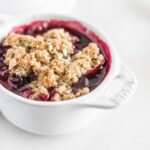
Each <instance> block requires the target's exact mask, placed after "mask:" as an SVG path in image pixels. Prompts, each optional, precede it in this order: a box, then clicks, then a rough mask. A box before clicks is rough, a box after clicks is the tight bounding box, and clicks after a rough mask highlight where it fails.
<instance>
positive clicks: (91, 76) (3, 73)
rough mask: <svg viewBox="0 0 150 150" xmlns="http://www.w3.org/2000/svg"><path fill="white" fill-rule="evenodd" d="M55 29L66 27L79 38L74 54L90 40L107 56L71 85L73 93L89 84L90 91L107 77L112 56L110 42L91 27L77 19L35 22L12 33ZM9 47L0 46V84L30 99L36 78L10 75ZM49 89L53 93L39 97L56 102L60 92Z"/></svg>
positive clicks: (14, 29)
mask: <svg viewBox="0 0 150 150" xmlns="http://www.w3.org/2000/svg"><path fill="white" fill-rule="evenodd" d="M53 28H64V29H65V30H66V31H68V32H70V33H71V34H72V35H75V36H77V37H78V38H79V41H78V42H76V43H75V48H74V52H75V53H76V52H78V51H79V50H81V49H83V48H84V47H86V46H87V45H88V44H89V43H91V42H95V43H97V44H98V46H99V48H100V52H101V53H102V54H103V56H104V57H105V62H104V63H103V64H102V65H100V66H97V67H96V68H94V69H92V70H89V71H88V72H87V73H86V74H85V75H83V76H82V77H81V78H80V80H79V81H78V82H77V83H75V84H74V85H73V86H72V88H73V91H74V92H76V91H77V90H78V89H81V88H83V87H89V88H90V90H91V91H92V90H94V89H95V88H96V87H97V86H98V85H99V84H100V83H101V82H102V81H103V80H104V78H105V77H106V75H107V73H108V72H109V69H110V65H111V56H110V52H109V47H108V45H107V44H106V43H105V42H104V41H102V40H101V39H100V38H99V37H98V36H97V35H96V34H95V33H94V32H92V31H90V30H88V29H87V28H86V27H84V26H83V25H82V24H81V23H79V22H77V21H62V20H51V21H35V22H32V23H31V24H28V25H23V26H19V27H14V28H13V29H12V31H11V33H12V32H13V33H18V34H25V35H33V36H34V35H37V34H43V33H44V32H46V31H47V30H49V29H53ZM7 49H8V47H3V46H2V44H1V45H0V84H2V85H3V86H4V87H6V88H7V89H8V90H10V91H12V92H14V93H16V94H18V95H21V96H23V97H25V98H29V97H30V95H32V94H33V90H32V89H31V88H29V87H28V83H30V82H31V81H33V80H36V77H35V76H34V75H33V74H31V75H29V76H28V77H18V76H16V75H13V76H11V75H10V74H9V70H8V66H6V65H5V64H4V63H3V61H4V55H5V53H6V52H7ZM48 91H49V94H50V96H47V95H44V94H43V95H40V96H39V97H38V98H37V99H36V100H40V101H54V100H53V97H54V95H55V94H56V93H57V91H56V90H55V89H54V88H49V90H48Z"/></svg>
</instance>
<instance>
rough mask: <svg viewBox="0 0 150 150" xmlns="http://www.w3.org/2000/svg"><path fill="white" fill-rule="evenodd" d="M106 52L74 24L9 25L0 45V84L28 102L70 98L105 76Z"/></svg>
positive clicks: (71, 22)
mask: <svg viewBox="0 0 150 150" xmlns="http://www.w3.org/2000/svg"><path fill="white" fill-rule="evenodd" d="M106 48H108V47H107V45H106V44H105V43H104V42H103V41H101V40H100V39H99V38H98V37H97V36H96V35H95V34H94V33H93V32H92V31H89V30H88V29H86V28H85V27H84V26H83V25H81V24H80V23H78V22H76V21H61V20H51V21H36V22H32V23H31V24H28V25H23V26H19V27H15V28H13V29H12V31H10V33H9V34H8V36H6V37H5V39H4V40H3V41H2V42H1V44H0V83H1V84H2V85H3V86H4V87H5V88H7V89H8V90H10V91H12V92H14V93H15V94H17V95H20V96H23V97H25V98H27V99H30V100H35V101H64V100H69V99H74V98H76V97H80V96H82V95H85V94H88V93H89V92H90V91H92V90H94V89H95V88H96V87H97V86H98V85H99V84H100V83H101V82H102V81H103V79H104V78H105V76H106V74H107V72H108V69H109V65H108V64H109V63H108V61H109V60H108V56H107V55H108V54H106V51H105V49H106Z"/></svg>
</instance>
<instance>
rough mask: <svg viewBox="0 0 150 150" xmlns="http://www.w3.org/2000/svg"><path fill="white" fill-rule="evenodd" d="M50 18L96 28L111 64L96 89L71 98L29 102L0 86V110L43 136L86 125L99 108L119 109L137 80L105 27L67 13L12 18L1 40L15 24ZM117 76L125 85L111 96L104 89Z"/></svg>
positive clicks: (131, 92) (2, 28)
mask: <svg viewBox="0 0 150 150" xmlns="http://www.w3.org/2000/svg"><path fill="white" fill-rule="evenodd" d="M50 19H63V20H77V21H79V22H81V23H82V24H83V25H85V26H86V27H87V28H89V29H91V30H92V31H94V32H95V33H96V34H97V35H98V36H99V37H100V38H101V39H102V40H103V41H105V42H106V43H107V44H108V46H109V48H110V54H111V57H112V63H111V68H110V71H109V73H108V75H107V77H106V78H105V79H104V81H103V82H102V83H101V84H100V85H99V86H98V87H97V88H96V89H95V90H94V91H92V92H90V93H89V94H87V95H85V96H82V97H79V98H76V99H73V100H70V101H63V102H37V101H29V100H27V99H25V98H23V97H21V96H18V95H15V94H14V93H12V92H10V91H9V90H7V89H6V88H4V87H3V86H2V85H0V92H1V94H2V96H3V98H2V99H0V110H1V112H2V114H3V115H4V116H5V117H6V118H7V119H8V120H9V121H10V122H12V123H13V124H14V125H16V126H17V127H19V128H21V129H24V130H26V131H29V132H32V133H36V134H41V135H56V134H64V133H68V132H72V131H75V130H77V129H79V128H81V127H84V126H85V125H87V124H88V123H89V122H90V121H92V120H93V119H94V118H95V117H96V116H97V115H98V114H99V113H101V111H100V110H102V109H111V108H116V107H118V106H120V104H123V103H125V102H126V101H127V100H129V99H130V98H131V96H132V95H133V93H134V92H135V89H136V83H137V82H136V78H135V76H134V74H133V73H132V72H131V71H130V69H129V68H128V67H127V66H126V65H125V64H124V63H122V61H121V60H120V59H119V57H118V55H117V52H116V48H115V46H114V45H113V43H112V42H111V40H110V39H109V38H108V37H107V35H106V34H105V33H104V32H103V31H102V29H101V28H100V27H97V26H95V25H92V24H91V23H87V22H85V21H83V20H81V19H77V18H74V17H69V16H64V15H52V14H46V15H34V16H33V15H31V16H29V17H24V18H23V19H22V20H18V19H13V20H12V21H5V22H4V23H3V25H1V27H0V33H1V34H0V40H2V39H3V38H4V37H5V36H6V35H7V34H8V32H9V31H10V30H11V29H12V27H14V26H18V25H21V24H25V23H29V22H32V21H34V20H50ZM116 78H117V79H120V80H121V81H122V82H123V86H122V87H121V88H120V90H119V92H117V93H115V94H114V95H113V96H111V97H109V96H107V95H104V90H106V89H107V88H108V87H109V86H111V84H112V82H113V80H115V79H116ZM98 110H99V111H98ZM106 111H107V110H106ZM101 115H102V114H101Z"/></svg>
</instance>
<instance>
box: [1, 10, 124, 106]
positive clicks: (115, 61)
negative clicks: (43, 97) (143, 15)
mask: <svg viewBox="0 0 150 150" xmlns="http://www.w3.org/2000/svg"><path fill="white" fill-rule="evenodd" d="M51 19H61V20H72V21H78V22H80V23H81V24H83V25H84V26H85V27H87V29H90V30H91V31H93V32H94V33H96V35H98V36H99V37H100V38H101V39H102V40H103V41H104V42H106V43H107V45H108V46H109V50H110V55H111V66H110V70H109V72H108V74H107V75H106V77H105V78H104V80H103V81H102V83H100V84H99V85H98V86H97V87H96V89H94V90H93V91H91V92H90V93H88V94H86V95H84V96H81V97H78V98H74V99H70V100H65V101H58V102H46V101H45V102H43V101H32V100H29V99H27V98H24V97H22V96H19V95H17V94H15V93H13V92H11V91H9V90H8V89H6V88H5V87H4V86H2V85H1V84H0V90H1V91H2V92H3V94H4V93H6V95H7V96H10V97H12V98H14V99H15V100H17V101H18V102H22V103H24V104H31V105H35V106H62V105H70V104H77V103H83V102H84V103H86V102H88V101H90V98H96V97H98V96H99V95H100V94H101V93H102V92H103V91H104V90H105V89H106V88H107V87H108V85H109V84H110V83H111V81H112V80H113V79H114V77H115V76H116V75H117V72H118V70H119V68H120V64H121V61H120V59H119V57H118V54H117V52H116V47H115V45H114V44H113V42H112V41H111V39H110V38H109V37H108V36H107V34H106V33H105V32H104V31H103V30H102V29H101V27H99V26H97V25H95V24H94V23H91V21H89V20H87V19H86V21H85V20H84V19H81V18H79V17H75V16H73V15H66V14H65V15H64V14H63V15H62V14H52V13H46V14H33V15H25V16H24V17H23V18H22V19H20V20H17V19H16V18H15V19H13V20H10V21H8V22H6V23H5V24H4V25H2V26H1V27H0V31H1V30H2V29H6V28H8V29H9V27H11V28H12V27H14V26H18V25H22V24H25V23H30V22H32V21H36V20H51ZM11 28H10V29H11ZM2 31H3V30H2ZM2 31H1V32H2ZM9 31H10V30H9ZM9 31H8V32H9ZM8 32H7V34H8Z"/></svg>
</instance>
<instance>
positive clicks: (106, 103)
mask: <svg viewBox="0 0 150 150" xmlns="http://www.w3.org/2000/svg"><path fill="white" fill-rule="evenodd" d="M114 79H119V80H122V81H123V86H122V87H121V89H120V90H119V92H117V93H116V94H114V95H113V96H112V97H109V96H106V95H100V96H99V97H98V100H97V101H96V102H94V104H93V103H92V102H89V103H88V104H84V106H86V107H90V108H103V109H111V108H117V107H118V106H120V105H122V104H124V103H126V102H127V101H128V100H129V99H130V98H131V96H132V95H133V94H134V93H135V90H136V87H137V79H136V77H135V75H134V74H133V73H132V71H131V70H130V69H129V68H128V67H127V66H126V65H125V64H124V63H121V67H120V73H119V74H118V75H117V76H116V77H115V78H114ZM110 86H111V85H110ZM82 106H83V105H82Z"/></svg>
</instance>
